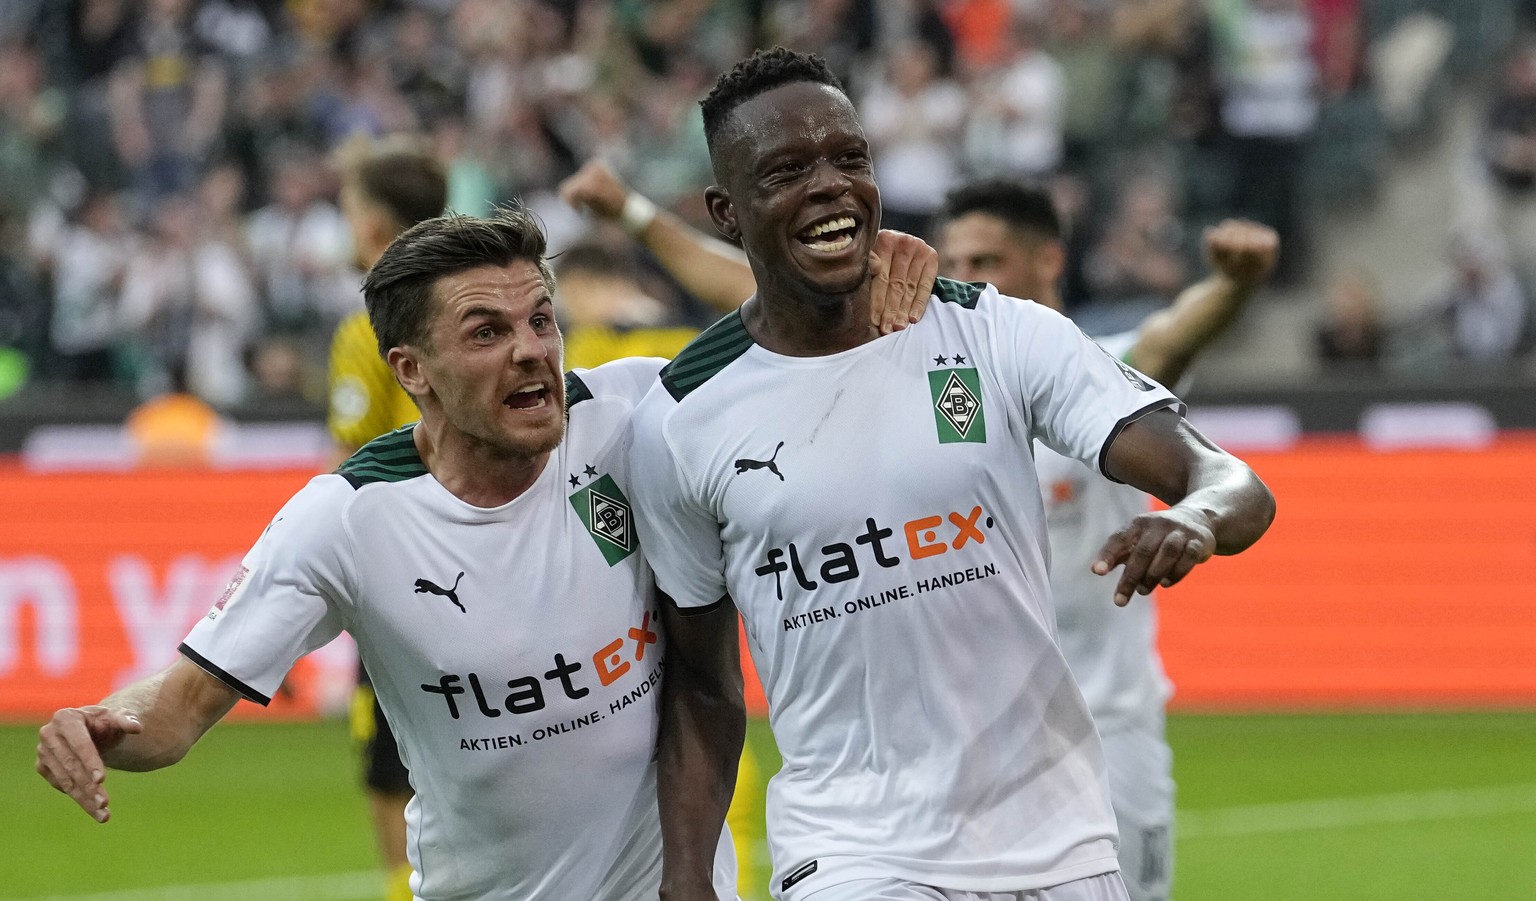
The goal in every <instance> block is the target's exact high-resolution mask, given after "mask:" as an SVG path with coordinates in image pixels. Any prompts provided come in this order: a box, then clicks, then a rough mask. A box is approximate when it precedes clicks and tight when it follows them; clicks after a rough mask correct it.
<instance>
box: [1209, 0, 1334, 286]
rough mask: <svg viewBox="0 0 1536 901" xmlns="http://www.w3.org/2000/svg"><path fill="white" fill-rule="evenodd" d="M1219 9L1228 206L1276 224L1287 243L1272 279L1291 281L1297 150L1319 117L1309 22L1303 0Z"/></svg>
mask: <svg viewBox="0 0 1536 901" xmlns="http://www.w3.org/2000/svg"><path fill="white" fill-rule="evenodd" d="M1219 9H1221V11H1222V15H1221V16H1219V17H1218V18H1217V20H1216V22H1215V25H1216V34H1217V35H1218V38H1219V40H1218V42H1217V46H1218V58H1219V60H1220V82H1221V89H1222V100H1221V123H1222V127H1223V128H1224V129H1225V131H1226V133H1227V135H1229V138H1230V142H1229V150H1228V152H1229V154H1230V163H1231V166H1232V169H1233V172H1234V173H1235V177H1234V179H1233V185H1234V188H1235V195H1234V197H1233V202H1232V204H1231V212H1232V213H1233V214H1235V215H1238V216H1241V217H1243V218H1247V219H1253V220H1256V221H1259V222H1267V223H1269V224H1270V225H1272V226H1273V227H1274V229H1275V231H1276V232H1278V233H1279V234H1280V245H1281V246H1282V247H1284V248H1285V254H1284V256H1283V257H1282V258H1281V260H1280V263H1279V265H1278V267H1277V268H1276V270H1275V277H1274V278H1275V282H1276V283H1277V284H1282V283H1294V282H1295V280H1296V279H1297V278H1298V277H1299V276H1300V275H1301V266H1302V265H1303V264H1304V261H1305V260H1306V257H1307V243H1308V242H1307V241H1306V240H1305V238H1306V229H1305V228H1303V227H1302V222H1301V210H1300V203H1301V196H1300V192H1301V174H1302V164H1303V157H1302V153H1303V149H1304V148H1305V145H1306V141H1307V138H1308V137H1309V136H1310V135H1311V134H1312V131H1313V129H1314V128H1315V127H1316V125H1317V117H1318V72H1317V64H1316V62H1315V61H1314V60H1313V57H1312V21H1311V18H1310V16H1309V15H1308V11H1307V9H1306V5H1305V3H1304V0H1234V2H1232V3H1229V4H1224V5H1223V6H1221V7H1219Z"/></svg>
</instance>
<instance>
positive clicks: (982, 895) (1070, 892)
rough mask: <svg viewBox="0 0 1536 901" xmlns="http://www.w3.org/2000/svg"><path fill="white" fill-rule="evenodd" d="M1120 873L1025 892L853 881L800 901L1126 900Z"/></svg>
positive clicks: (870, 880)
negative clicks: (983, 890)
mask: <svg viewBox="0 0 1536 901" xmlns="http://www.w3.org/2000/svg"><path fill="white" fill-rule="evenodd" d="M1127 897H1128V896H1127V895H1126V893H1125V885H1124V884H1123V883H1122V882H1121V881H1120V874H1119V873H1104V874H1103V875H1100V876H1089V877H1088V878H1087V879H1074V880H1072V881H1071V882H1063V883H1062V884H1061V885H1053V886H1051V887H1049V888H1040V889H1031V890H1029V891H1025V892H962V891H956V890H954V889H942V888H934V887H933V886H931V885H921V884H919V883H916V882H907V881H906V880H903V879H855V880H854V881H852V882H843V883H840V884H838V885H829V886H827V887H826V888H824V889H821V890H819V891H814V892H811V893H810V894H809V895H806V896H805V898H804V899H803V901H1126V898H1127Z"/></svg>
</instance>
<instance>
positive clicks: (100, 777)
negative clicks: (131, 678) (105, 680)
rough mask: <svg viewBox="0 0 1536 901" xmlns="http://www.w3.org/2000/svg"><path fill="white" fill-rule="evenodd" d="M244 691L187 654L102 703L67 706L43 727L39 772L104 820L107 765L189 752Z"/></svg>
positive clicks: (136, 766) (134, 765)
mask: <svg viewBox="0 0 1536 901" xmlns="http://www.w3.org/2000/svg"><path fill="white" fill-rule="evenodd" d="M239 699H240V696H239V695H238V694H236V693H235V691H234V689H232V688H230V687H229V686H227V685H225V684H224V683H223V682H220V681H219V680H218V679H216V678H214V677H213V676H211V675H209V674H208V673H207V672H205V671H204V670H203V669H202V668H201V667H199V666H198V665H197V664H195V663H193V662H192V661H190V660H188V659H186V658H185V657H178V658H177V659H176V662H175V663H172V664H171V665H170V666H169V667H166V668H165V669H164V670H162V671H161V672H159V673H156V674H155V675H153V676H150V677H148V678H145V679H141V680H139V681H138V682H135V683H133V684H132V685H129V686H128V687H126V688H124V689H122V690H121V691H118V692H115V693H114V694H112V695H111V696H110V697H108V698H106V699H105V700H103V701H102V702H101V703H100V704H95V705H91V706H88V707H67V708H65V709H63V710H60V711H58V712H56V713H54V715H53V718H52V719H50V720H49V721H48V723H47V724H46V725H44V726H43V727H42V729H41V730H39V732H38V745H37V766H36V769H37V772H38V774H39V775H41V776H42V777H43V778H44V779H47V780H48V783H49V784H50V785H52V786H53V787H54V788H56V789H58V790H59V791H61V792H63V793H64V794H66V795H69V796H70V797H71V798H73V799H74V800H75V803H76V804H79V805H80V808H81V809H82V810H84V811H85V812H86V813H88V814H90V815H91V817H92V818H93V819H95V820H96V821H97V822H99V823H105V822H106V821H107V820H108V819H109V818H110V816H111V812H110V811H109V810H108V809H107V804H108V801H109V799H108V797H107V792H106V788H105V786H104V781H105V779H106V768H107V767H111V768H113V769H118V770H134V771H143V770H154V769H159V768H160V767H165V766H170V765H171V764H173V763H175V762H176V761H178V760H180V759H181V758H182V757H184V756H186V753H187V751H188V750H190V749H191V747H192V745H193V744H195V743H196V742H197V740H198V739H199V738H202V736H203V733H205V732H207V731H208V729H209V728H210V727H212V726H213V724H214V723H216V722H218V721H219V720H220V719H221V718H223V716H224V714H226V713H228V712H229V710H230V708H231V707H233V706H235V702H236V701H238V700H239Z"/></svg>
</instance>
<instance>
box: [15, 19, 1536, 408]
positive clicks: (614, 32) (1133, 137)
mask: <svg viewBox="0 0 1536 901" xmlns="http://www.w3.org/2000/svg"><path fill="white" fill-rule="evenodd" d="M1490 2H1496V0H1490ZM1467 5H1468V4H1457V3H1451V2H1442V3H1438V4H1436V3H1433V2H1408V0H1391V2H1381V3H1376V2H1372V0H881V2H878V3H877V2H875V0H716V2H709V0H6V2H5V3H4V4H0V184H3V185H5V188H4V190H3V191H0V311H3V313H0V347H10V348H12V349H13V353H14V352H16V351H19V352H20V354H21V355H22V356H23V357H24V358H25V360H26V361H27V362H28V364H29V366H30V369H31V370H32V372H33V377H34V378H39V379H52V380H61V381H73V382H83V383H93V382H94V383H115V384H117V385H120V386H127V387H129V388H131V389H132V390H134V391H136V392H137V393H139V394H140V395H143V396H149V395H152V394H155V393H159V392H161V391H164V390H166V389H168V388H172V387H177V388H180V387H185V388H187V389H190V390H191V391H192V392H193V393H195V394H196V395H198V396H200V397H202V398H203V399H204V400H206V401H208V402H209V403H211V404H213V405H215V406H218V407H227V406H234V405H239V404H242V403H248V402H251V401H252V400H253V399H260V398H263V397H274V396H295V397H306V398H309V399H310V400H315V401H318V400H319V395H320V394H322V393H323V391H324V378H323V366H324V359H325V353H324V347H325V344H326V341H327V340H328V337H329V335H330V332H331V330H332V329H333V328H334V327H335V324H336V323H337V322H338V321H339V320H340V319H341V318H342V317H343V316H345V315H346V314H347V313H349V312H350V311H352V310H355V309H357V308H358V307H359V306H360V304H361V298H360V295H359V292H358V284H359V281H360V278H359V273H358V272H357V271H356V268H355V265H354V261H353V255H352V249H351V244H352V242H351V238H350V235H349V232H348V227H347V222H346V217H345V216H344V215H343V211H342V209H341V208H340V205H339V203H340V202H339V199H338V176H337V162H336V160H337V155H338V154H339V153H344V152H345V150H346V148H347V147H348V145H349V142H356V141H359V140H368V139H378V138H382V137H385V136H389V135H396V134H402V133H408V134H413V135H417V136H419V137H420V139H421V140H424V141H427V142H430V145H431V146H432V147H433V148H434V149H435V152H436V153H437V154H438V155H439V156H440V158H441V159H442V160H443V161H444V162H445V164H446V165H447V167H448V172H449V180H450V187H449V192H450V202H449V206H450V208H451V209H453V210H455V211H459V212H466V213H477V214H480V213H485V212H487V211H489V210H490V209H492V208H493V206H494V205H496V204H500V203H506V202H519V203H522V204H524V205H526V206H528V207H530V208H532V209H534V210H535V211H536V212H538V213H539V214H540V215H541V217H543V218H544V220H545V221H546V222H547V223H548V225H549V228H550V231H551V235H552V239H553V244H554V246H556V247H560V246H565V245H568V244H570V243H572V242H573V241H575V240H577V239H578V238H579V237H580V236H581V234H582V232H583V231H584V230H585V229H587V228H589V226H588V224H587V223H586V222H585V221H584V220H582V219H581V218H580V217H579V216H578V215H577V214H575V213H574V212H572V211H571V210H569V209H567V208H565V207H564V206H563V205H562V204H561V203H560V201H559V200H558V197H557V195H556V194H555V188H556V186H557V185H558V184H559V182H560V181H561V180H562V179H563V178H565V177H567V176H569V175H570V174H571V173H572V172H574V171H576V170H577V169H578V168H579V167H580V166H581V165H582V164H583V163H584V162H586V161H587V160H589V159H593V158H600V159H603V160H605V161H607V162H608V163H609V164H610V165H611V166H612V167H613V168H614V169H615V170H617V171H618V172H619V173H620V174H621V175H622V176H623V177H624V178H625V179H626V181H628V182H629V184H631V185H632V186H633V187H634V188H635V189H637V190H638V191H640V192H642V193H644V194H645V195H647V196H649V197H651V198H652V199H654V200H655V201H656V202H657V203H659V204H661V205H663V206H666V207H669V208H671V209H673V210H674V211H676V212H678V213H679V214H681V215H683V216H684V217H685V218H687V219H689V220H691V221H694V222H696V223H703V222H704V221H705V219H704V217H703V210H702V189H703V187H704V186H706V185H708V184H709V183H710V181H711V177H710V172H709V164H708V157H707V153H706V150H705V146H704V140H703V134H702V126H701V124H700V121H699V114H698V111H697V109H698V107H697V101H698V100H699V99H700V98H701V97H702V96H703V95H704V94H705V93H707V91H708V89H709V87H710V85H711V84H712V83H713V80H714V78H715V76H716V75H717V74H718V73H719V72H721V71H723V70H724V69H725V68H728V67H729V65H730V64H732V63H733V62H734V61H735V60H736V59H738V58H740V57H741V56H743V55H745V54H746V53H748V52H750V51H751V49H752V48H753V47H757V46H770V45H772V44H775V43H782V44H786V45H789V46H792V47H795V48H797V49H801V50H809V51H814V52H817V53H820V54H822V55H823V56H825V57H826V58H827V60H828V61H829V62H830V63H831V64H832V66H833V67H834V69H835V70H836V71H838V72H839V73H840V75H842V76H843V77H844V79H845V80H846V82H847V84H848V85H849V87H850V90H851V93H852V96H853V97H854V99H855V101H856V103H857V105H858V107H859V109H860V112H861V116H862V118H863V122H864V126H865V128H866V131H867V133H868V136H869V139H870V142H871V145H872V148H873V152H874V156H875V163H876V168H877V172H878V174H879V177H880V182H881V188H882V192H883V197H884V203H885V216H886V224H887V225H888V226H891V227H895V228H901V229H903V230H906V231H910V232H913V233H916V234H920V235H925V234H928V233H929V228H930V225H931V218H932V216H933V214H934V213H935V212H936V210H937V209H938V208H939V205H940V203H941V202H942V200H943V197H944V194H945V192H946V191H947V190H949V189H950V188H951V187H953V186H955V185H957V184H959V183H960V182H962V181H964V180H966V179H970V178H975V177H982V176H993V175H1006V176H1017V177H1021V178H1033V179H1040V180H1043V181H1045V182H1046V183H1047V184H1049V185H1050V186H1051V188H1052V192H1053V194H1054V196H1055V197H1056V199H1057V203H1058V205H1059V206H1060V208H1061V211H1062V213H1063V214H1064V217H1065V219H1066V221H1067V222H1068V223H1070V226H1071V239H1070V255H1071V259H1070V262H1069V266H1068V275H1067V279H1066V284H1065V285H1064V296H1065V298H1066V301H1067V303H1068V306H1069V308H1070V309H1076V310H1078V311H1080V312H1083V313H1084V315H1092V314H1093V313H1094V311H1098V312H1099V315H1101V316H1102V317H1104V318H1106V319H1113V318H1114V315H1113V310H1114V309H1115V308H1116V307H1117V306H1118V307H1125V308H1134V307H1136V306H1137V305H1143V306H1144V305H1146V304H1156V303H1161V302H1163V301H1165V300H1166V299H1167V298H1168V297H1170V296H1172V294H1173V293H1174V292H1176V291H1177V290H1178V288H1179V287H1181V286H1182V285H1184V284H1187V283H1188V282H1189V281H1191V280H1192V278H1193V277H1195V276H1196V270H1197V268H1198V263H1199V261H1198V258H1197V257H1196V256H1195V254H1196V253H1197V249H1198V246H1199V240H1198V237H1199V233H1200V229H1201V228H1202V227H1203V226H1204V225H1206V224H1208V223H1212V222H1215V221H1217V220H1218V219H1221V218H1224V217H1227V216H1234V215H1235V216H1246V217H1249V218H1253V219H1257V220H1260V221H1263V222H1265V223H1268V224H1270V225H1272V226H1274V227H1275V228H1276V229H1277V230H1278V231H1279V232H1280V237H1281V241H1282V246H1283V248H1284V251H1283V253H1282V255H1281V259H1282V266H1281V268H1280V270H1279V271H1278V272H1277V274H1276V279H1277V281H1278V283H1279V284H1281V285H1282V286H1284V285H1287V284H1291V285H1294V284H1297V283H1299V282H1301V281H1302V280H1303V279H1307V278H1317V277H1318V273H1316V272H1313V271H1312V270H1311V265H1312V261H1313V259H1314V248H1312V247H1311V246H1309V241H1308V236H1309V234H1310V233H1311V230H1310V229H1309V227H1308V221H1309V217H1310V216H1311V215H1312V213H1311V208H1312V207H1313V206H1314V205H1315V199H1316V197H1317V195H1318V193H1319V191H1318V187H1317V185H1318V183H1319V182H1318V179H1317V178H1316V177H1313V176H1315V173H1317V172H1321V173H1322V179H1321V184H1322V185H1323V192H1324V193H1334V194H1340V195H1342V196H1350V191H1349V190H1348V189H1349V188H1351V186H1353V185H1355V184H1356V182H1357V181H1358V179H1356V180H1353V181H1352V180H1351V179H1352V177H1353V176H1354V174H1355V173H1356V172H1357V170H1360V169H1362V168H1363V169H1369V168H1370V167H1371V166H1372V165H1374V164H1373V163H1370V162H1369V161H1363V160H1362V159H1361V158H1360V156H1359V154H1360V153H1363V152H1365V151H1363V150H1361V147H1363V146H1365V145H1363V144H1361V143H1360V142H1359V140H1358V137H1357V132H1356V131H1355V130H1352V129H1351V128H1350V127H1348V125H1349V123H1351V122H1353V121H1354V119H1352V118H1351V116H1352V115H1354V114H1352V113H1351V112H1350V111H1351V110H1357V109H1361V108H1365V107H1367V106H1368V107H1369V108H1370V109H1371V110H1372V113H1371V116H1376V117H1378V118H1379V117H1382V116H1385V118H1386V121H1387V124H1388V126H1391V125H1393V123H1395V122H1399V121H1400V122H1403V123H1406V124H1405V125H1402V127H1403V128H1405V129H1411V128H1412V127H1413V123H1414V121H1415V115H1416V112H1415V111H1416V110H1418V109H1420V108H1422V107H1424V106H1425V105H1426V104H1428V103H1429V102H1430V101H1431V100H1432V96H1433V94H1432V90H1431V87H1432V84H1433V82H1432V81H1431V80H1429V79H1427V78H1425V77H1423V72H1424V71H1425V70H1426V69H1433V68H1435V67H1436V66H1438V65H1439V62H1440V60H1443V59H1444V57H1445V54H1443V53H1442V54H1441V55H1440V59H1436V58H1435V54H1434V52H1433V47H1432V46H1431V47H1430V50H1429V52H1426V51H1425V50H1424V46H1425V45H1424V40H1422V39H1421V40H1420V41H1419V43H1418V44H1412V45H1411V46H1410V48H1409V50H1408V51H1402V52H1400V53H1399V54H1398V55H1397V57H1394V58H1393V59H1394V60H1397V61H1398V64H1399V67H1400V69H1401V70H1402V72H1403V73H1407V74H1406V75H1403V74H1401V73H1397V74H1396V75H1395V77H1394V78H1393V79H1392V80H1391V81H1390V82H1387V83H1385V84H1386V86H1390V87H1391V89H1392V90H1391V91H1387V90H1385V88H1384V84H1383V83H1381V82H1380V79H1379V78H1378V79H1376V80H1375V81H1376V83H1373V78H1372V71H1373V70H1372V67H1371V65H1369V63H1370V62H1371V55H1370V53H1369V51H1370V50H1371V49H1372V48H1373V42H1374V43H1380V42H1379V41H1378V40H1377V39H1378V38H1380V37H1382V36H1384V35H1386V34H1387V32H1386V29H1385V27H1384V25H1383V23H1385V22H1387V20H1386V19H1383V18H1382V16H1383V15H1385V14H1384V13H1382V12H1381V9H1379V8H1378V7H1392V8H1393V12H1392V14H1391V18H1390V21H1391V23H1401V22H1402V21H1404V16H1405V15H1407V14H1409V13H1413V12H1416V11H1422V10H1423V9H1425V8H1429V7H1445V10H1451V11H1452V12H1454V10H1455V9H1456V8H1457V7H1458V6H1461V7H1465V6H1467ZM1471 5H1478V4H1471ZM1503 5H1504V6H1508V7H1509V8H1510V10H1511V15H1514V14H1516V13H1517V12H1519V10H1517V9H1516V7H1523V6H1525V5H1528V4H1524V3H1517V2H1515V0H1508V2H1504V3H1503ZM1445 10H1441V12H1445ZM1373 16H1375V17H1376V21H1374V22H1373V18H1372V17H1373ZM1435 21H1443V20H1435ZM1451 24H1452V25H1454V23H1451ZM1393 34H1394V35H1395V34H1396V32H1395V31H1394V32H1393ZM1442 36H1443V35H1442ZM1409 43H1410V44H1411V42H1409ZM1430 44H1431V45H1432V44H1433V41H1430ZM1415 48H1417V50H1418V53H1417V56H1415V54H1414V53H1413V52H1410V51H1412V50H1414V49H1415ZM1532 53H1533V52H1532V51H1531V50H1530V49H1528V48H1521V47H1519V46H1516V47H1515V48H1514V49H1513V50H1511V51H1509V53H1508V60H1509V61H1508V63H1507V71H1506V72H1505V76H1504V78H1503V82H1502V84H1501V85H1500V86H1499V88H1498V90H1496V91H1495V92H1494V93H1495V94H1496V96H1495V97H1494V99H1493V102H1492V106H1491V109H1490V113H1489V117H1488V122H1489V142H1488V156H1487V160H1486V164H1487V165H1486V167H1485V170H1486V171H1485V174H1486V175H1487V176H1488V177H1487V179H1486V181H1487V182H1488V184H1489V185H1491V187H1490V188H1489V191H1488V197H1489V201H1488V203H1487V213H1486V215H1484V216H1482V217H1481V220H1480V221H1481V222H1482V223H1483V227H1480V228H1479V229H1473V228H1470V227H1469V228H1467V229H1465V230H1463V231H1462V233H1459V234H1458V235H1457V236H1456V237H1455V239H1454V240H1453V241H1452V250H1451V254H1452V255H1453V257H1454V259H1455V260H1456V262H1457V267H1456V271H1457V272H1458V273H1459V274H1461V275H1464V276H1465V277H1464V278H1459V279H1457V280H1456V282H1455V284H1453V285H1451V286H1449V287H1447V288H1446V289H1445V300H1444V303H1443V305H1442V306H1441V307H1436V309H1437V310H1440V312H1438V313H1437V314H1436V315H1437V316H1439V317H1441V318H1439V319H1436V322H1443V323H1444V324H1445V327H1444V328H1443V329H1442V330H1441V331H1440V332H1439V334H1442V335H1444V336H1445V340H1446V341H1447V342H1448V344H1447V347H1449V348H1450V350H1449V352H1450V353H1453V354H1461V355H1464V356H1467V357H1469V358H1474V359H1492V358H1499V357H1507V356H1510V355H1513V354H1517V353H1520V352H1523V351H1524V350H1525V349H1526V348H1527V347H1528V343H1527V340H1526V337H1525V336H1526V335H1527V334H1528V333H1529V332H1530V325H1529V321H1530V318H1531V317H1530V314H1529V304H1528V301H1527V300H1526V296H1527V295H1526V288H1525V284H1526V282H1525V273H1526V272H1527V271H1530V270H1529V269H1522V267H1525V266H1527V264H1528V263H1529V262H1530V261H1529V260H1526V259H1524V258H1523V257H1520V256H1519V255H1518V254H1514V253H1511V252H1510V250H1511V246H1512V242H1511V241H1509V240H1508V236H1510V235H1515V236H1517V240H1518V241H1519V242H1520V246H1523V247H1525V248H1527V249H1528V250H1536V199H1533V198H1536V56H1533V55H1532ZM1405 59H1406V60H1407V62H1403V60H1405ZM1415 60H1417V61H1418V63H1419V65H1418V66H1417V68H1415V67H1414V66H1413V63H1414V61H1415ZM1431 74H1433V73H1431ZM1414 77H1418V78H1419V79H1420V82H1421V83H1420V84H1419V86H1418V89H1417V90H1415V89H1414V85H1413V84H1412V83H1411V82H1412V79H1413V78H1414ZM1405 80H1406V81H1408V82H1410V83H1409V84H1408V86H1407V87H1406V88H1405V87H1404V81H1405ZM1389 95H1390V96H1389ZM1404 95H1406V98H1405V96H1404ZM1362 98H1367V99H1365V100H1362ZM1394 103H1395V104H1397V105H1396V106H1393V104H1394ZM1404 109H1406V112H1402V110H1404ZM1394 111H1397V112H1395V113H1394ZM1392 115H1398V117H1399V118H1398V119H1392V118H1391V117H1392ZM1340 123H1343V125H1341V124H1340ZM1320 136H1321V137H1326V138H1328V141H1327V142H1324V143H1322V144H1321V145H1320V141H1319V139H1320ZM1330 152H1331V153H1332V157H1331V159H1333V162H1332V164H1329V163H1328V160H1329V159H1330V156H1329V154H1330ZM1320 160H1321V161H1322V163H1319V161H1320ZM1309 173H1312V174H1313V175H1309ZM1309 178H1311V182H1310V187H1309ZM1330 178H1331V179H1332V181H1329V179H1330ZM1527 232H1529V234H1527ZM1329 283H1330V289H1329V291H1328V297H1329V301H1328V302H1327V304H1326V305H1325V306H1326V312H1325V314H1324V321H1323V322H1322V324H1321V325H1320V326H1319V328H1318V340H1317V346H1318V350H1317V353H1318V355H1319V356H1320V357H1322V358H1324V359H1338V360H1346V361H1348V360H1353V361H1356V362H1359V361H1362V360H1363V361H1366V362H1367V363H1369V361H1371V360H1372V359H1375V358H1377V357H1379V356H1380V355H1381V354H1382V353H1383V352H1384V351H1383V348H1384V347H1386V346H1388V345H1390V343H1391V341H1390V340H1389V339H1390V336H1389V334H1388V333H1389V332H1391V331H1392V330H1393V327H1391V326H1387V325H1384V324H1383V323H1382V322H1381V321H1380V315H1379V310H1377V307H1376V305H1374V304H1373V299H1372V298H1371V296H1370V294H1371V290H1372V288H1371V285H1370V284H1369V279H1368V278H1367V277H1363V276H1360V275H1359V274H1358V273H1344V274H1340V275H1337V277H1333V276H1332V275H1331V274H1330V278H1329ZM666 299H667V300H669V301H671V302H673V303H674V313H673V315H674V316H675V317H677V318H683V319H686V318H688V317H689V316H694V317H697V316H698V315H699V314H698V313H697V312H696V311H697V307H696V306H690V305H689V304H688V303H687V299H686V298H684V297H681V296H680V292H679V296H677V297H670V298H666ZM1106 309H1107V310H1110V312H1109V313H1104V312H1103V311H1104V310H1106ZM1417 327H1418V326H1417V325H1415V328H1417Z"/></svg>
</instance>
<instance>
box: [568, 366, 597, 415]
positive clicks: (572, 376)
mask: <svg viewBox="0 0 1536 901" xmlns="http://www.w3.org/2000/svg"><path fill="white" fill-rule="evenodd" d="M591 399H592V389H591V388H588V387H587V383H586V382H583V381H582V380H581V377H580V376H578V375H577V374H576V373H574V372H567V373H566V374H565V408H566V409H567V410H569V409H570V408H572V407H574V406H576V405H577V404H579V403H581V402H582V401H584V400H591Z"/></svg>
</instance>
